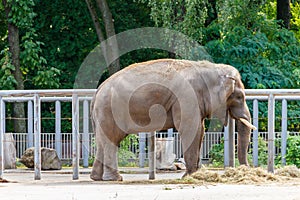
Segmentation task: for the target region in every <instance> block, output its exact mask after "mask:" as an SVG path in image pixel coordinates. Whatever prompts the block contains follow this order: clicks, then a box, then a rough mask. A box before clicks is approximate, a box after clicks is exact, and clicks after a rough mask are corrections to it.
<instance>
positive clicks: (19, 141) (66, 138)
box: [13, 132, 300, 161]
mask: <svg viewBox="0 0 300 200" xmlns="http://www.w3.org/2000/svg"><path fill="white" fill-rule="evenodd" d="M80 135H81V136H80V147H81V148H80V159H82V160H83V159H84V157H83V156H84V155H83V153H82V152H83V149H84V148H89V149H85V150H86V151H87V152H88V158H90V157H94V156H95V153H96V147H95V144H94V142H93V141H94V139H93V138H94V133H89V140H88V141H82V138H83V137H82V134H80ZM166 135H167V133H166V132H158V133H157V138H164V137H166ZM236 135H237V133H236ZM275 135H276V139H280V138H281V132H275ZM289 135H290V136H300V132H289ZM13 136H14V139H15V141H14V142H15V146H16V153H17V154H16V155H17V157H18V158H21V156H22V155H23V153H24V152H25V150H26V149H27V148H28V147H29V145H28V140H27V138H28V133H13ZM61 136H62V137H61V141H60V142H59V144H60V145H61V157H60V158H61V159H62V160H66V161H71V160H72V133H62V134H61ZM259 136H260V137H261V138H263V139H264V140H265V141H267V139H268V132H259ZM171 137H172V140H173V141H174V142H173V145H174V146H173V150H174V154H175V155H176V159H180V158H183V152H182V146H181V139H180V135H179V133H178V132H174V133H173V134H172V136H171ZM223 137H224V133H223V132H206V133H205V136H204V141H203V145H202V151H201V152H202V155H201V158H202V159H203V160H209V159H210V155H209V152H210V150H211V148H212V147H213V145H215V144H219V143H220V142H221V139H222V138H223ZM235 138H237V136H236V137H235ZM251 138H253V137H252V136H251ZM137 140H138V141H139V139H137ZM86 142H88V143H89V146H88V147H86V146H83V145H82V144H83V143H86ZM251 142H253V141H252V140H251ZM57 143H58V141H56V140H55V133H42V134H41V147H48V148H54V149H56V146H55V144H57ZM235 143H237V141H236V142H235ZM145 146H147V140H146V145H145ZM128 150H130V151H132V152H133V153H135V154H136V155H137V156H138V153H139V152H140V149H139V145H138V144H132V145H130V146H129V149H128ZM249 151H252V145H250V147H249ZM275 152H276V155H277V154H278V153H280V152H281V148H280V147H279V146H276V147H275ZM146 158H147V156H146Z"/></svg>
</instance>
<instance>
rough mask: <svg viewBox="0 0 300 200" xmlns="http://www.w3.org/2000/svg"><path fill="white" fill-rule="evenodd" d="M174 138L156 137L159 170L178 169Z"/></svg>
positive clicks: (157, 166)
mask: <svg viewBox="0 0 300 200" xmlns="http://www.w3.org/2000/svg"><path fill="white" fill-rule="evenodd" d="M173 144H174V140H173V138H157V139H156V168H157V169H159V170H176V166H175V165H174V161H175V158H176V155H175V154H174V153H173V148H174V146H173Z"/></svg>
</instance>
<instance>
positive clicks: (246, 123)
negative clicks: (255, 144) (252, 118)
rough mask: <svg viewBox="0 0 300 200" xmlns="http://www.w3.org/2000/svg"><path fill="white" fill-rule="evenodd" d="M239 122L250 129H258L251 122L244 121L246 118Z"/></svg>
mask: <svg viewBox="0 0 300 200" xmlns="http://www.w3.org/2000/svg"><path fill="white" fill-rule="evenodd" d="M239 120H240V121H241V122H242V123H243V124H244V125H245V126H247V127H248V128H250V129H252V130H256V129H257V128H256V127H255V126H253V125H252V124H251V123H250V122H248V120H246V119H244V118H239Z"/></svg>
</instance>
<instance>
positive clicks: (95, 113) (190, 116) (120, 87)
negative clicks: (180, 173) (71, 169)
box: [91, 59, 254, 180]
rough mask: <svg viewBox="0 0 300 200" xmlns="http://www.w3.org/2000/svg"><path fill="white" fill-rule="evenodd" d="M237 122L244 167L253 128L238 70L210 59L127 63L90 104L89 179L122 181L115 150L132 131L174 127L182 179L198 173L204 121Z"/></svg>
mask: <svg viewBox="0 0 300 200" xmlns="http://www.w3.org/2000/svg"><path fill="white" fill-rule="evenodd" d="M228 114H229V115H230V116H231V117H233V118H234V119H236V121H237V129H238V132H239V135H238V159H239V162H240V164H245V165H247V164H248V163H247V149H248V144H249V136H250V130H251V129H252V128H254V126H253V125H251V123H250V120H251V117H250V113H249V110H248V107H247V105H246V102H245V93H244V86H243V83H242V81H241V77H240V74H239V72H238V71H237V70H236V69H235V68H234V67H232V66H229V65H224V64H214V63H211V62H208V61H189V60H176V59H159V60H153V61H148V62H143V63H137V64H133V65H130V66H128V67H126V68H124V69H123V70H120V71H119V72H117V73H115V74H113V75H112V76H111V77H109V78H108V79H107V80H106V81H104V82H103V83H102V84H101V85H100V86H99V88H98V90H97V92H96V94H95V96H94V98H93V100H92V103H91V118H92V124H93V129H94V132H95V134H96V144H97V153H96V158H95V161H94V164H93V169H92V173H91V179H93V180H122V177H121V176H120V174H119V172H118V166H117V165H118V164H117V149H118V145H119V144H120V142H121V141H122V140H123V139H124V138H125V137H126V136H127V135H128V134H130V133H138V132H152V131H158V130H166V129H168V128H176V129H177V130H178V131H179V132H180V134H181V139H182V148H183V153H184V159H185V162H186V168H187V169H186V175H187V174H191V173H193V172H195V171H197V169H198V163H199V151H200V147H201V143H202V139H203V136H204V119H205V118H210V117H211V116H213V115H214V116H216V117H218V118H219V119H220V120H221V121H222V122H223V123H224V125H226V123H227V117H228Z"/></svg>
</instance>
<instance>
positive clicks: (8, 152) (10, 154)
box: [3, 133, 16, 169]
mask: <svg viewBox="0 0 300 200" xmlns="http://www.w3.org/2000/svg"><path fill="white" fill-rule="evenodd" d="M3 155H4V160H3V161H4V169H15V168H16V147H15V140H14V137H13V134H12V133H5V134H4V140H3Z"/></svg>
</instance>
